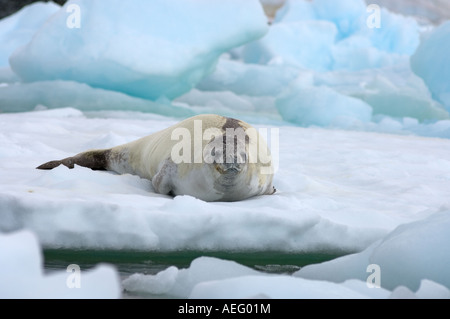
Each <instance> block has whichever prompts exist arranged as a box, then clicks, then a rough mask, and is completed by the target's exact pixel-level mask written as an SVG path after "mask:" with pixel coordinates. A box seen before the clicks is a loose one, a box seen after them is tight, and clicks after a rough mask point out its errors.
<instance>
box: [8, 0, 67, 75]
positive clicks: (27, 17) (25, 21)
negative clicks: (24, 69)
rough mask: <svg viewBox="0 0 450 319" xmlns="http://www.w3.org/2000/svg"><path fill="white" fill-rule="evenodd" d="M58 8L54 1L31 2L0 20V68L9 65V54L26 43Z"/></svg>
mask: <svg viewBox="0 0 450 319" xmlns="http://www.w3.org/2000/svg"><path fill="white" fill-rule="evenodd" d="M59 9H60V6H59V5H57V4H56V3H54V2H52V1H50V2H36V3H32V4H30V5H28V6H26V7H24V8H23V9H22V10H20V11H18V12H16V13H15V14H13V15H11V16H9V17H6V18H4V19H2V20H0V43H1V46H0V68H1V67H7V66H9V62H8V59H9V57H10V55H11V54H12V53H13V52H14V51H15V50H16V49H17V48H20V47H21V46H23V45H25V44H27V43H28V42H29V41H30V40H31V38H32V37H33V34H34V33H35V32H36V31H37V30H39V28H40V27H41V26H42V25H43V24H44V22H45V21H46V20H47V19H48V18H49V17H50V16H51V15H53V14H54V13H55V12H57V11H58V10H59Z"/></svg>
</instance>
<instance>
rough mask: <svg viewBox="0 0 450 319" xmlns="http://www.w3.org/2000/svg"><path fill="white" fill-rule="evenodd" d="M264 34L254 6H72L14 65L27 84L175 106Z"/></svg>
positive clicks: (91, 1)
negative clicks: (48, 83) (82, 86)
mask: <svg viewBox="0 0 450 319" xmlns="http://www.w3.org/2000/svg"><path fill="white" fill-rule="evenodd" d="M69 6H75V7H69ZM71 8H75V9H76V10H75V12H74V11H70V9H71ZM77 14H79V15H78V16H77ZM73 15H75V16H73ZM77 18H79V20H78V22H79V24H78V25H76V24H72V23H68V22H71V21H72V20H73V19H77ZM266 32H267V18H266V17H265V15H264V12H263V9H262V7H261V4H260V3H259V1H257V0H249V1H239V0H230V1H226V2H223V1H220V0H214V1H202V2H198V1H186V0H174V1H169V2H168V1H164V0H157V1H151V2H149V1H145V0H135V1H131V2H123V1H119V0H111V1H105V0H72V1H69V2H67V3H66V4H65V6H64V7H63V8H62V9H61V10H60V11H59V12H57V13H56V14H55V15H54V16H53V17H52V18H51V19H50V20H49V21H48V22H47V23H46V24H45V25H44V26H43V27H42V28H41V29H40V30H39V31H38V32H37V33H36V34H35V36H34V37H33V39H32V41H31V42H29V43H28V44H27V45H26V46H25V47H24V48H22V49H20V50H18V51H16V52H15V53H14V54H13V55H12V57H11V58H10V64H11V66H12V68H13V70H14V71H15V72H16V73H17V74H18V75H19V76H20V77H21V78H22V79H23V80H24V81H42V80H56V79H60V80H72V81H77V82H82V83H87V84H89V85H91V86H94V87H99V88H104V89H109V90H116V91H120V92H125V93H128V94H130V95H134V96H139V97H143V98H148V99H157V98H159V97H163V96H165V97H167V98H169V99H172V98H174V97H177V96H179V95H181V94H183V93H185V92H187V91H189V90H190V89H191V88H192V87H194V86H195V85H196V84H197V83H198V82H199V81H200V80H201V79H202V78H203V77H204V76H205V75H207V74H209V73H210V72H211V71H213V69H214V66H215V64H216V62H217V60H218V58H219V56H220V55H221V54H222V53H223V52H226V51H228V50H230V49H231V48H233V47H236V46H240V45H242V44H244V43H246V42H249V41H252V40H255V39H258V38H259V37H261V36H263V35H264V34H265V33H266ZM55 43H57V44H56V45H55Z"/></svg>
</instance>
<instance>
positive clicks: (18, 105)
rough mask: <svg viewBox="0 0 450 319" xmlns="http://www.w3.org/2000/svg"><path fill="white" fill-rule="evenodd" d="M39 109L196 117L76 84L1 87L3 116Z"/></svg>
mask: <svg viewBox="0 0 450 319" xmlns="http://www.w3.org/2000/svg"><path fill="white" fill-rule="evenodd" d="M38 105H41V106H44V107H46V108H49V109H54V108H64V107H72V108H77V109H79V110H82V111H99V110H127V111H139V112H153V113H156V114H162V115H167V116H174V117H189V116H192V115H194V112H193V111H192V110H190V109H188V108H183V107H179V106H175V105H172V104H170V103H167V104H165V103H162V102H153V101H149V100H145V99H141V98H138V97H133V96H129V95H126V94H123V93H121V92H117V91H109V90H104V89H99V88H93V87H91V86H89V85H87V84H84V83H78V82H73V81H60V80H55V81H42V82H33V83H15V84H10V85H7V86H3V87H0V111H1V112H24V111H31V110H34V109H35V107H36V106H38Z"/></svg>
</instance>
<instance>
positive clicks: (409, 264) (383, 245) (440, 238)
mask: <svg viewBox="0 0 450 319" xmlns="http://www.w3.org/2000/svg"><path fill="white" fill-rule="evenodd" d="M449 227H450V214H449V212H448V211H443V212H439V213H435V214H433V215H431V216H430V217H428V218H425V219H423V220H420V221H416V222H412V223H409V224H403V225H400V226H399V227H397V228H396V229H395V230H393V231H392V232H391V233H390V234H389V235H387V236H386V237H385V238H383V239H382V240H380V241H378V242H376V243H374V244H372V245H371V246H370V247H368V248H367V249H366V250H364V251H363V252H361V253H358V254H353V255H349V256H345V257H341V258H338V259H335V260H332V261H330V262H326V263H322V264H318V265H311V266H306V267H304V268H302V269H301V270H299V271H298V272H297V273H296V275H297V276H300V277H303V278H310V279H321V280H331V281H335V282H339V281H343V280H346V279H350V278H357V279H360V280H366V279H367V278H368V276H369V273H367V272H366V271H367V267H368V266H369V265H373V264H376V265H379V267H380V268H379V269H380V275H381V277H380V279H381V280H380V284H381V286H382V287H384V288H387V289H389V290H392V289H395V288H396V287H398V286H405V287H407V288H408V289H410V290H413V291H416V290H417V289H419V286H420V284H421V281H422V279H429V280H432V281H434V282H435V283H437V284H440V285H443V286H445V287H446V288H447V289H448V288H450V270H449V269H448V265H449V263H450V251H449V250H448V249H446V243H449V242H450V234H449V232H448V228H449ZM424 289H425V288H424ZM441 290H442V289H441ZM446 294H447V295H448V290H447V291H446ZM420 295H422V296H425V295H427V294H426V293H425V292H423V293H421V294H420Z"/></svg>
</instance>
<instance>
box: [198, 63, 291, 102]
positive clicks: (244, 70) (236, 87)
mask: <svg viewBox="0 0 450 319" xmlns="http://www.w3.org/2000/svg"><path fill="white" fill-rule="evenodd" d="M298 73H299V71H298V69H297V68H293V67H288V66H283V65H259V64H247V63H243V62H241V61H236V60H230V59H226V58H222V59H220V60H219V63H218V64H217V67H216V69H215V71H214V73H212V74H211V75H209V76H207V77H206V78H204V79H203V80H202V81H201V82H200V83H199V85H198V86H197V88H198V89H200V90H204V91H232V92H234V93H236V94H241V95H250V96H276V95H278V94H279V93H280V92H281V91H282V90H283V89H284V88H285V87H286V86H288V85H289V83H290V82H291V81H292V80H294V79H295V78H296V77H297V76H298Z"/></svg>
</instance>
